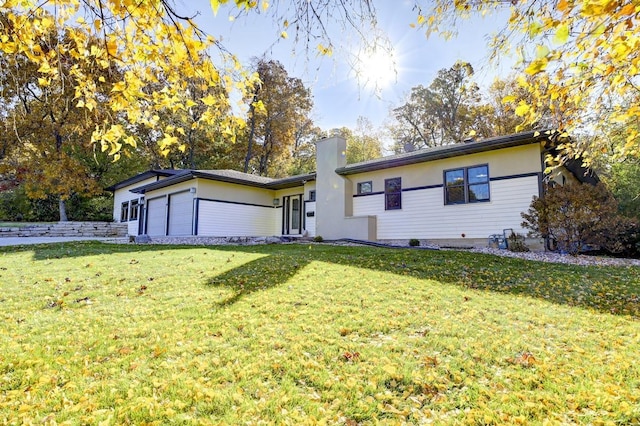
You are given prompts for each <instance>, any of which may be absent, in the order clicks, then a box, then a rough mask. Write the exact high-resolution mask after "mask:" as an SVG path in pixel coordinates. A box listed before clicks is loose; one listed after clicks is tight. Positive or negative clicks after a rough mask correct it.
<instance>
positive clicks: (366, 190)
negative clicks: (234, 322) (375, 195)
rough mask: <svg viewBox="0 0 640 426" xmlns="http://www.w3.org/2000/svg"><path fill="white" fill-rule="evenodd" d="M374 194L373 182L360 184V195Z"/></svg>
mask: <svg viewBox="0 0 640 426" xmlns="http://www.w3.org/2000/svg"><path fill="white" fill-rule="evenodd" d="M372 192H373V183H371V181H368V182H358V195H360V194H370V193H372Z"/></svg>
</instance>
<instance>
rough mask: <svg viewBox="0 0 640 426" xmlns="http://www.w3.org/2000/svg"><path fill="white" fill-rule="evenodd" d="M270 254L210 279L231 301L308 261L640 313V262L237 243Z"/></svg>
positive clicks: (279, 279) (283, 278)
mask: <svg viewBox="0 0 640 426" xmlns="http://www.w3.org/2000/svg"><path fill="white" fill-rule="evenodd" d="M217 249H222V250H226V249H228V248H226V247H225V248H223V247H220V248H217ZM230 250H234V251H250V252H252V253H261V254H264V255H265V257H262V258H260V259H257V260H254V261H252V262H249V263H246V264H243V265H242V266H239V267H237V268H234V269H232V270H230V271H227V272H226V273H224V274H221V275H218V276H216V277H214V278H212V279H211V280H210V281H209V284H210V285H212V286H216V287H227V288H229V289H232V290H233V291H234V294H233V296H231V297H229V298H228V299H226V300H225V301H224V302H222V304H224V305H229V304H233V303H235V302H236V301H238V300H239V299H240V298H242V297H243V296H245V295H248V294H250V293H253V292H255V291H260V290H265V289H268V288H271V287H275V286H278V285H280V284H283V283H285V282H287V281H288V280H289V279H291V278H292V277H294V276H295V274H296V273H297V272H298V270H300V269H301V268H303V267H304V266H306V265H307V264H308V263H309V262H310V261H313V260H317V261H322V262H328V263H334V264H340V265H345V266H356V267H359V268H366V269H370V270H374V271H381V272H386V273H395V274H397V275H398V280H402V279H403V277H405V276H411V277H415V278H420V279H431V280H435V281H439V282H442V283H447V284H454V285H458V286H463V287H466V288H469V289H474V290H488V291H492V292H499V293H509V294H519V295H523V296H527V297H534V298H538V299H543V300H546V301H549V302H553V303H556V304H561V305H569V306H576V307H583V308H590V309H595V310H598V311H601V312H606V313H613V314H618V315H631V316H634V317H640V268H625V267H583V266H574V265H561V264H550V263H540V262H530V261H525V260H520V259H513V258H505V257H498V256H492V255H485V254H478V253H470V252H459V251H424V250H411V249H406V250H388V249H384V248H372V247H332V246H323V245H314V246H313V250H304V249H302V247H300V246H299V245H283V246H253V247H233V248H230Z"/></svg>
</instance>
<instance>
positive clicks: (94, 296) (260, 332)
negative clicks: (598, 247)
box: [0, 242, 640, 425]
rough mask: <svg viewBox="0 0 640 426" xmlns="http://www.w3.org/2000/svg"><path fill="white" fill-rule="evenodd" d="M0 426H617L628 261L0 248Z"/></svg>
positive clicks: (626, 378)
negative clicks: (598, 263) (615, 264)
mask: <svg viewBox="0 0 640 426" xmlns="http://www.w3.org/2000/svg"><path fill="white" fill-rule="evenodd" d="M0 283H1V284H0V286H1V287H0V312H1V314H0V348H1V350H0V424H30V423H37V424H73V425H75V424H107V425H108V424H143V423H144V424H159V425H160V424H296V425H298V424H318V423H325V424H346V425H356V424H398V423H408V424H411V423H417V424H420V423H422V424H424V423H430V422H431V423H434V424H471V425H490V424H518V423H521V424H534V425H535V424H620V425H623V424H634V423H636V424H637V423H639V422H640V362H639V361H640V358H639V352H638V348H639V347H640V322H639V321H638V319H639V317H640V306H639V296H638V295H640V268H611V267H599V268H598V267H576V266H567V265H553V264H542V263H534V262H526V261H521V260H517V259H508V258H498V257H493V256H489V255H480V254H474V253H464V252H450V251H424V250H410V249H406V250H404V249H403V250H389V249H379V248H369V247H366V248H362V247H332V246H327V245H315V244H314V245H308V246H307V245H269V246H251V247H214V248H207V247H168V246H135V245H109V244H100V243H95V242H91V243H68V244H53V245H42V246H30V247H20V248H15V247H11V248H4V249H0Z"/></svg>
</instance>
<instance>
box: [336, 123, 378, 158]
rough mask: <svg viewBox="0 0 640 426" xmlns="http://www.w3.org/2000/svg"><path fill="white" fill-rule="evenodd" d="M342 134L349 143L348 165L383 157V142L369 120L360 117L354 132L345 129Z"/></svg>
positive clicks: (341, 130)
mask: <svg viewBox="0 0 640 426" xmlns="http://www.w3.org/2000/svg"><path fill="white" fill-rule="evenodd" d="M340 134H341V135H342V136H343V137H344V138H345V139H346V141H347V164H352V163H359V162H361V161H367V160H373V159H374V158H380V157H382V151H383V148H384V146H383V143H382V140H381V138H380V135H379V134H378V132H376V130H375V129H374V127H373V124H372V123H371V121H370V120H369V119H368V118H366V117H362V116H360V117H358V119H357V120H356V128H355V129H354V130H353V131H351V130H350V129H348V128H346V127H343V128H342V129H340Z"/></svg>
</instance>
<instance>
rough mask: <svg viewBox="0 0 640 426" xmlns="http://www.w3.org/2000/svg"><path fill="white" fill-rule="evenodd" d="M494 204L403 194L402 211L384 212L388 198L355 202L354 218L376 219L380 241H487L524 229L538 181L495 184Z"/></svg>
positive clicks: (430, 193)
mask: <svg viewBox="0 0 640 426" xmlns="http://www.w3.org/2000/svg"><path fill="white" fill-rule="evenodd" d="M490 185H491V201H490V202H486V203H473V204H463V205H450V206H445V205H444V199H443V189H442V188H433V189H425V190H417V191H407V192H403V193H402V210H392V211H385V210H384V195H383V194H380V195H373V196H367V197H355V198H354V200H353V201H354V216H360V215H375V216H377V218H378V219H377V221H378V238H379V239H405V238H425V239H429V238H433V239H435V238H461V236H462V234H465V237H466V238H486V237H487V236H489V235H490V234H495V233H502V230H503V229H506V228H513V230H514V231H516V232H524V231H523V230H522V228H521V227H520V223H521V222H522V218H521V216H520V213H521V212H523V211H526V210H527V209H528V208H529V204H530V203H531V198H532V196H533V195H537V193H538V179H537V177H524V178H517V179H509V180H503V181H495V182H491V184H490Z"/></svg>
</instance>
